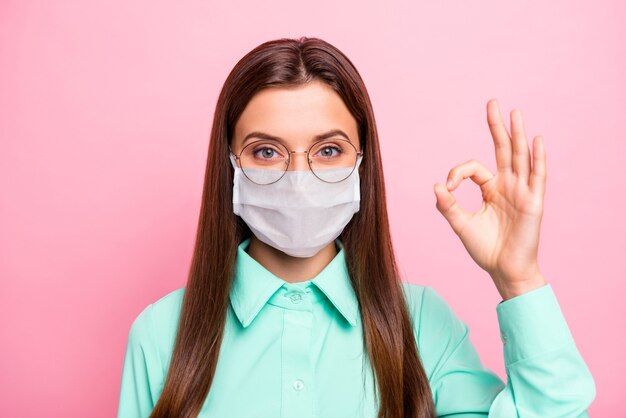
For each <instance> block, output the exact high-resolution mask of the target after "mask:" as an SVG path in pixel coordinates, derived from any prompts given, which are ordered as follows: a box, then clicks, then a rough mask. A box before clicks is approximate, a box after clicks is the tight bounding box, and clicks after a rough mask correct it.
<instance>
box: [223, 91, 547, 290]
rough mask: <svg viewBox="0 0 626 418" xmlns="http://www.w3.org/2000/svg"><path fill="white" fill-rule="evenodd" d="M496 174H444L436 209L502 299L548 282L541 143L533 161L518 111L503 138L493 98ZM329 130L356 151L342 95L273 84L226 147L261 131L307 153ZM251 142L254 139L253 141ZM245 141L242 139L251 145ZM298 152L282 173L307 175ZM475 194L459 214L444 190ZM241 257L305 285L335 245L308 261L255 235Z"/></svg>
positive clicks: (473, 165) (475, 165) (479, 169)
mask: <svg viewBox="0 0 626 418" xmlns="http://www.w3.org/2000/svg"><path fill="white" fill-rule="evenodd" d="M487 123H488V125H489V130H490V132H491V135H492V138H493V142H494V146H495V154H496V161H497V167H498V171H497V173H496V174H492V173H491V172H490V171H489V170H488V169H487V168H486V167H485V166H484V165H483V164H481V163H480V162H478V161H476V160H473V159H472V160H469V161H467V162H465V163H462V164H459V165H457V166H455V167H453V168H452V169H451V170H450V171H449V173H448V180H450V183H449V184H448V185H444V184H442V183H435V185H434V192H435V196H436V198H437V201H436V208H437V210H439V212H440V213H441V214H442V215H443V216H444V218H445V219H446V220H447V221H448V223H449V224H450V226H451V227H452V229H453V231H454V232H455V233H456V234H457V235H458V236H459V238H460V239H461V241H462V243H463V245H464V246H465V248H466V250H467V251H468V253H469V254H470V256H471V257H472V259H473V260H474V261H475V262H476V263H477V264H478V265H479V266H480V267H481V268H482V269H483V270H485V271H487V272H488V273H489V275H490V276H491V278H492V280H493V282H494V284H495V286H496V288H497V289H498V292H499V293H500V295H501V296H502V299H503V300H508V299H510V298H513V297H515V296H519V295H521V294H523V293H526V292H529V291H531V290H533V289H536V288H538V287H541V286H544V285H546V284H547V282H546V280H545V278H544V277H543V275H542V273H541V270H540V269H539V265H538V262H537V250H538V247H539V231H540V225H541V217H542V214H543V200H544V193H545V183H546V156H545V150H544V147H543V138H542V137H541V136H536V137H535V139H534V141H533V152H532V164H531V155H530V151H529V148H528V143H527V142H528V141H527V139H526V134H525V131H524V127H523V122H522V116H521V112H520V111H519V110H517V109H514V110H513V111H511V132H512V134H509V132H508V131H507V128H506V126H505V125H504V122H503V120H502V117H501V115H500V111H499V108H498V104H497V101H496V100H495V99H491V100H489V102H488V103H487ZM331 129H341V130H343V131H344V132H346V133H347V134H348V136H349V138H350V140H351V141H352V143H354V144H355V146H356V147H357V150H360V147H359V144H358V142H359V141H358V129H357V123H356V120H355V119H354V117H353V116H352V114H351V113H350V112H349V110H348V108H347V107H346V106H345V104H344V103H343V101H342V100H341V98H340V97H339V95H338V94H337V93H335V92H334V91H333V90H332V89H331V88H330V87H328V86H327V85H326V84H324V83H323V82H320V81H318V80H315V81H312V82H311V83H309V84H307V85H305V86H298V87H292V88H284V87H275V88H274V87H272V88H268V89H264V90H262V91H260V92H259V93H257V94H256V95H255V96H254V97H253V98H252V100H251V101H250V102H249V103H248V105H247V106H246V108H245V109H244V111H243V113H242V114H241V117H240V118H239V120H238V121H237V123H236V125H235V130H234V137H233V141H232V143H231V147H232V149H233V152H235V153H236V154H239V153H240V152H241V149H242V148H243V146H244V145H245V144H246V143H247V142H246V143H243V138H244V137H245V136H246V135H247V134H248V133H250V132H253V131H261V132H265V133H268V134H270V135H274V136H278V137H280V138H283V141H284V143H285V145H286V146H287V147H288V148H289V149H290V150H296V151H303V150H306V149H308V147H309V146H310V144H311V143H312V142H313V137H314V136H315V135H318V134H321V133H324V132H327V131H329V130H331ZM252 140H254V139H252ZM252 140H249V141H252ZM305 158H306V157H305V155H304V154H294V155H293V156H292V160H291V163H290V165H289V167H288V170H308V165H307V162H306V159H305ZM467 178H469V179H471V180H472V181H473V182H474V183H476V184H477V185H479V187H480V190H481V192H482V197H483V204H482V208H481V209H480V210H479V211H478V212H476V213H471V212H468V211H466V210H464V209H462V208H461V207H460V206H459V204H458V203H457V201H456V199H455V197H454V195H453V194H452V193H451V192H452V191H453V190H454V189H456V188H457V187H458V185H459V184H460V183H461V182H462V181H463V180H464V179H467ZM248 253H249V254H250V256H251V257H253V258H254V259H255V260H257V261H258V262H259V263H260V264H261V265H263V266H264V267H265V268H266V269H268V270H269V271H271V272H272V273H273V274H275V275H276V276H277V277H280V278H282V279H283V280H285V281H287V282H292V283H293V282H301V281H305V280H310V279H312V278H313V277H315V276H316V275H317V274H319V272H321V271H322V270H323V269H324V267H325V266H326V265H328V263H329V262H330V261H331V260H332V259H333V258H334V257H335V255H336V254H337V248H336V246H335V244H334V242H331V243H329V244H328V245H327V246H326V247H324V248H322V249H321V250H320V251H319V252H318V253H317V254H315V255H314V256H312V257H308V258H301V257H291V256H289V255H288V254H285V253H283V252H282V251H279V250H277V249H275V248H273V247H271V246H269V245H267V244H265V243H264V242H262V241H260V240H258V239H257V238H256V237H255V236H254V235H252V237H251V239H250V246H249V248H248Z"/></svg>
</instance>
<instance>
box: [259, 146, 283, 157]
mask: <svg viewBox="0 0 626 418" xmlns="http://www.w3.org/2000/svg"><path fill="white" fill-rule="evenodd" d="M252 155H254V157H255V158H258V159H260V160H271V159H273V158H278V156H279V155H280V153H279V152H278V151H277V150H276V149H274V148H270V147H267V146H265V147H259V148H256V149H255V150H254V151H252Z"/></svg>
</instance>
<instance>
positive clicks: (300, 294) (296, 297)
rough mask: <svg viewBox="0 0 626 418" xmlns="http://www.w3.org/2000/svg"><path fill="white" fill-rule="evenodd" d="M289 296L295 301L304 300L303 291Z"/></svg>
mask: <svg viewBox="0 0 626 418" xmlns="http://www.w3.org/2000/svg"><path fill="white" fill-rule="evenodd" d="M289 298H290V299H291V301H292V302H293V303H300V302H301V301H302V293H294V294H293V295H291V296H289Z"/></svg>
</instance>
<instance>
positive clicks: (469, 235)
mask: <svg viewBox="0 0 626 418" xmlns="http://www.w3.org/2000/svg"><path fill="white" fill-rule="evenodd" d="M487 122H488V124H489V130H490V131H491V136H492V137H493V142H494V145H495V152H496V162H497V167H498V172H497V174H495V175H493V174H492V173H491V172H490V171H489V170H488V169H487V168H486V167H485V166H484V165H482V164H481V163H479V162H478V161H476V160H470V161H467V162H465V163H463V164H459V165H457V166H456V167H454V168H453V169H452V170H450V172H449V173H448V183H447V186H446V185H443V184H441V183H436V184H435V186H434V190H435V195H436V196H437V203H436V206H437V209H438V210H439V212H441V214H442V215H443V216H444V217H445V218H446V220H447V221H448V223H449V224H450V226H451V227H452V229H453V230H454V232H455V233H456V234H457V235H458V236H459V238H461V241H462V242H463V245H464V246H465V248H466V249H467V251H468V252H469V254H470V256H471V257H472V259H473V260H474V261H475V262H476V263H477V264H478V265H479V266H480V267H481V268H482V269H484V270H485V271H487V272H488V273H489V275H490V276H491V278H492V279H493V281H494V283H495V285H496V288H497V289H498V292H499V293H500V295H501V296H502V299H503V300H507V299H510V298H512V297H515V296H518V295H521V294H523V293H525V292H528V291H530V290H533V289H536V288H538V287H541V286H543V285H545V284H546V281H545V279H544V277H543V275H542V274H541V271H540V269H539V265H538V263H537V250H538V247H539V230H540V225H541V216H542V215H543V197H544V193H545V185H546V153H545V150H544V147H543V137H541V136H536V137H535V139H534V140H533V152H532V167H531V156H530V152H529V149H528V141H527V139H526V133H525V132H524V126H523V122H522V114H521V112H520V111H519V110H513V111H512V112H511V132H512V138H511V136H510V135H509V133H508V131H507V129H506V126H505V125H504V122H503V120H502V117H501V115H500V110H499V109H498V103H497V101H496V100H495V99H492V100H490V101H489V102H488V103H487ZM468 177H469V178H471V179H472V181H473V182H474V183H476V184H478V185H479V186H480V190H481V192H482V197H483V204H482V208H481V209H480V210H479V211H478V212H476V213H471V212H468V211H466V210H464V209H462V208H461V207H460V206H459V204H458V203H457V201H456V198H455V197H454V196H453V195H452V193H451V192H450V190H454V189H455V188H456V187H457V186H458V185H459V184H460V183H461V181H463V180H464V179H466V178H468Z"/></svg>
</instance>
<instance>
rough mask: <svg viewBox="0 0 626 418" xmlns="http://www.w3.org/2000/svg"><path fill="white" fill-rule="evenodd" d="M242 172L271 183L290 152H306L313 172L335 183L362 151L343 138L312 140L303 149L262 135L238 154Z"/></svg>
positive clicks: (348, 171)
mask: <svg viewBox="0 0 626 418" xmlns="http://www.w3.org/2000/svg"><path fill="white" fill-rule="evenodd" d="M228 149H229V150H230V154H231V156H232V158H234V159H235V160H239V166H240V167H241V170H242V171H243V174H244V175H245V176H246V177H247V178H248V179H250V181H252V182H254V183H257V184H272V183H275V182H277V181H278V180H280V179H281V178H282V177H283V176H284V175H285V172H286V171H287V169H288V168H289V164H290V162H291V155H292V154H297V153H303V154H306V156H307V162H308V164H309V168H310V169H311V171H312V172H313V174H314V175H315V176H316V177H317V178H318V179H320V180H322V181H324V182H326V183H338V182H340V181H343V180H345V179H347V178H348V177H350V174H352V172H353V171H354V168H355V167H356V165H357V162H358V161H360V160H361V159H362V158H363V151H357V150H356V148H355V147H354V145H353V144H352V142H350V141H347V140H345V139H325V140H323V141H319V142H316V143H314V144H313V145H311V146H310V147H309V149H308V150H306V151H291V150H289V149H288V148H287V147H286V146H285V145H283V144H282V143H281V142H278V141H275V140H271V139H262V140H259V141H254V142H251V143H249V144H247V145H246V146H245V147H244V148H243V149H242V150H241V153H240V154H239V155H237V154H235V153H233V152H232V149H231V148H230V145H229V146H228Z"/></svg>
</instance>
